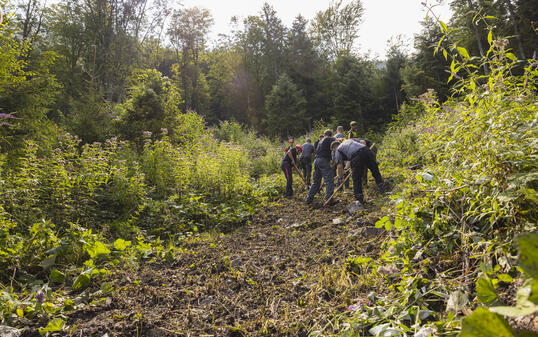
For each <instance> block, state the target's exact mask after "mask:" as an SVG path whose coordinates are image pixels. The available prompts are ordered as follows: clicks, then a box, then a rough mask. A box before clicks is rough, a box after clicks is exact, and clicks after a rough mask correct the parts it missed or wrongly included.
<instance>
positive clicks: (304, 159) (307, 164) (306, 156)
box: [300, 138, 314, 187]
mask: <svg viewBox="0 0 538 337" xmlns="http://www.w3.org/2000/svg"><path fill="white" fill-rule="evenodd" d="M313 155H314V145H312V141H311V140H310V138H308V139H307V140H306V143H304V144H303V152H302V153H301V158H300V160H301V167H302V168H303V176H304V179H305V181H306V186H307V187H310V177H311V176H312V157H313Z"/></svg>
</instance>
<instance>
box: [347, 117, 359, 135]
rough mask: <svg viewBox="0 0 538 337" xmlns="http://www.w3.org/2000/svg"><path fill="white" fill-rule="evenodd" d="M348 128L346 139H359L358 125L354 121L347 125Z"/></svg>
mask: <svg viewBox="0 0 538 337" xmlns="http://www.w3.org/2000/svg"><path fill="white" fill-rule="evenodd" d="M349 127H351V130H349V136H348V137H347V138H348V139H349V138H359V131H358V127H359V124H358V123H357V122H355V121H352V122H351V123H349Z"/></svg>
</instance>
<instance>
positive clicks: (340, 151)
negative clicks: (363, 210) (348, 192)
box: [331, 139, 385, 203]
mask: <svg viewBox="0 0 538 337" xmlns="http://www.w3.org/2000/svg"><path fill="white" fill-rule="evenodd" d="M331 150H332V151H333V152H334V161H335V163H336V169H337V175H338V178H340V179H343V177H344V161H346V160H349V161H350V162H351V178H352V179H353V193H354V194H355V200H357V201H359V202H361V203H363V202H364V196H363V192H362V184H361V177H362V175H363V172H364V171H365V170H370V171H371V172H372V175H373V176H374V179H375V182H376V184H377V188H378V190H379V193H381V194H383V193H384V192H385V185H384V182H383V178H382V177H381V173H380V172H379V166H378V165H377V162H376V161H375V157H374V154H373V153H372V151H371V150H370V149H369V148H368V146H366V144H365V142H358V141H356V140H354V139H348V140H345V141H344V142H343V143H340V142H333V143H332V144H331Z"/></svg>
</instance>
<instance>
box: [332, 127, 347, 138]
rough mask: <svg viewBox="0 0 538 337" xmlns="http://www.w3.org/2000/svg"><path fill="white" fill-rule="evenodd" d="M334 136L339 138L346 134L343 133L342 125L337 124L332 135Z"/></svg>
mask: <svg viewBox="0 0 538 337" xmlns="http://www.w3.org/2000/svg"><path fill="white" fill-rule="evenodd" d="M334 138H336V139H340V138H346V136H345V135H344V127H343V126H341V125H340V126H338V127H337V128H336V135H334Z"/></svg>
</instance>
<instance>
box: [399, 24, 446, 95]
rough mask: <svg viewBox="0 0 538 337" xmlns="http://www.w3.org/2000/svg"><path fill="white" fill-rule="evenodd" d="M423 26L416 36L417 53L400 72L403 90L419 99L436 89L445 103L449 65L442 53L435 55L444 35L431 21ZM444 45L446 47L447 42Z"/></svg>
mask: <svg viewBox="0 0 538 337" xmlns="http://www.w3.org/2000/svg"><path fill="white" fill-rule="evenodd" d="M422 26H423V28H422V31H421V33H420V34H417V35H415V43H414V45H415V50H416V52H415V54H414V55H413V56H412V57H411V59H410V60H409V62H408V63H407V64H406V66H405V67H404V68H403V69H401V70H400V74H401V77H402V80H403V82H404V83H403V84H402V89H403V90H404V92H405V93H406V95H407V96H408V97H417V96H419V95H421V94H423V93H425V92H426V91H427V90H428V89H434V90H435V91H436V92H437V94H438V96H439V98H440V100H441V101H444V100H446V99H447V97H448V95H449V87H450V86H449V84H448V83H447V81H448V77H449V74H448V73H447V72H446V69H447V68H448V66H449V65H448V63H447V61H446V60H445V59H444V58H443V55H441V53H436V54H434V50H435V47H436V46H437V43H438V42H439V41H440V40H441V38H442V36H443V33H442V32H441V30H440V29H439V27H438V26H437V25H435V24H434V23H433V22H432V21H431V20H430V21H423V22H422ZM443 43H445V46H446V42H443ZM446 47H448V46H446Z"/></svg>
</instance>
